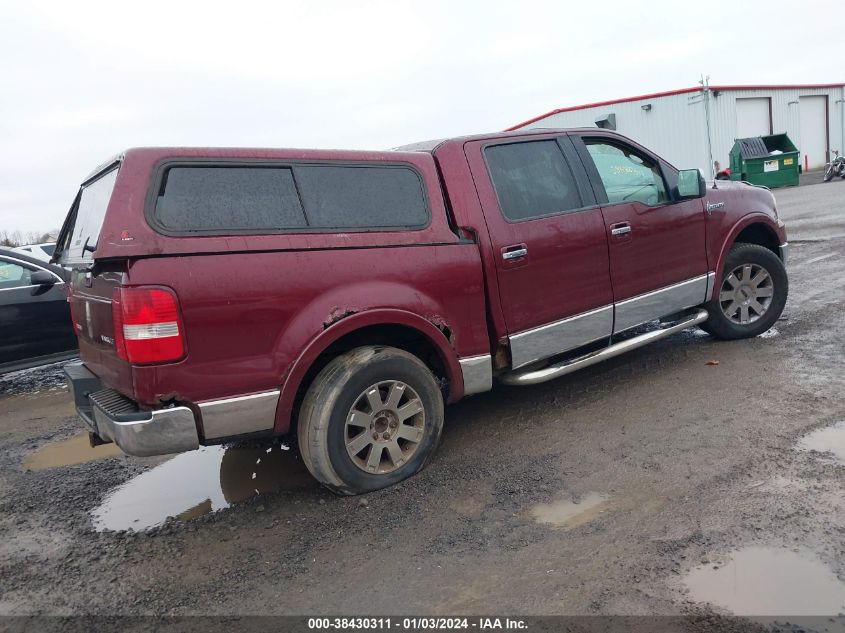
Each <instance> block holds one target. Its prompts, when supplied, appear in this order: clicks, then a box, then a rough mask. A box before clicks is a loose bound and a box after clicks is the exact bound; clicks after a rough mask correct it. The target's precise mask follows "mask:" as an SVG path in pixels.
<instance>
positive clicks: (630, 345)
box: [499, 309, 709, 385]
mask: <svg viewBox="0 0 845 633" xmlns="http://www.w3.org/2000/svg"><path fill="white" fill-rule="evenodd" d="M708 316H709V315H708V314H707V310H703V309H699V310H697V311H696V312H695V313H693V314H692V315H691V316H689V317H687V318H686V319H684V320H683V321H681V322H679V323H676V324H674V325H671V326H669V327H667V328H664V329H661V330H653V331H651V332H646V333H645V334H640V335H639V336H635V337H633V338H630V339H628V340H626V341H621V342H619V343H615V344H614V345H611V346H609V347H605V348H602V349H600V350H598V351H596V352H591V353H589V354H585V355H584V356H580V357H578V358H574V359H570V360H565V361H562V362H560V363H555V364H554V365H550V366H548V367H543V368H542V369H535V370H533V371H532V370H528V371H522V372H510V373H507V374H504V375H502V376H500V377H499V380H500V381H501V382H503V383H505V384H506V385H534V384H537V383H541V382H546V381H547V380H553V379H555V378H558V377H560V376H564V375H566V374H570V373H572V372H574V371H577V370H579V369H583V368H584V367H589V366H590V365H595V364H596V363H600V362H601V361H603V360H607V359H608V358H613V357H614V356H619V355H620V354H624V353H625V352H629V351H631V350H633V349H636V348H638V347H642V346H644V345H648V344H649V343H652V342H654V341H656V340H658V339H661V338H665V337H667V336H671V335H672V334H675V333H677V332H680V331H681V330H685V329H687V328H688V327H691V326H693V325H698V324H699V323H703V322H704V321H706V320H707V317H708Z"/></svg>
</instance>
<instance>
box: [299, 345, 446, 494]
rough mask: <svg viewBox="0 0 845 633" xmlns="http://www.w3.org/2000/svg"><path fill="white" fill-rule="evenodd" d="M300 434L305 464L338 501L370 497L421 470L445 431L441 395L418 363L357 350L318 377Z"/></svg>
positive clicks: (405, 356)
mask: <svg viewBox="0 0 845 633" xmlns="http://www.w3.org/2000/svg"><path fill="white" fill-rule="evenodd" d="M417 410H418V411H417ZM415 411H416V413H414V412H415ZM403 416H405V417H403ZM298 429H299V432H298V435H299V450H300V453H301V454H302V459H303V461H304V462H305V465H306V466H307V467H308V470H309V471H310V472H311V474H312V475H314V477H315V478H316V479H317V480H318V481H319V482H320V483H321V484H323V485H324V486H326V487H327V488H329V489H330V490H332V491H333V492H336V493H338V494H342V495H356V494H361V493H365V492H371V491H373V490H379V489H380V488H386V487H387V486H392V485H393V484H395V483H398V482H400V481H402V480H403V479H407V478H408V477H410V476H411V475H413V474H415V473H417V472H419V471H420V470H421V469H422V468H423V466H425V464H426V462H427V461H428V459H429V458H430V457H431V455H432V454H433V453H434V450H435V449H436V448H437V444H438V443H439V441H440V434H441V432H442V430H443V395H442V393H441V391H440V388H439V386H438V383H437V381H436V379H435V377H434V374H432V372H431V370H430V369H429V368H428V367H426V365H425V364H423V362H422V361H421V360H420V359H418V358H417V357H416V356H414V355H412V354H409V353H408V352H405V351H403V350H400V349H396V348H393V347H372V346H368V347H359V348H357V349H354V350H352V351H350V352H347V353H345V354H343V355H341V356H338V357H337V358H335V359H334V360H332V361H331V362H330V363H329V364H328V365H326V367H325V368H323V370H322V371H321V372H320V373H319V374H317V377H316V378H315V379H314V382H313V383H311V386H310V387H309V388H308V391H307V392H306V394H305V399H304V400H303V402H302V407H301V408H300V412H299V426H298ZM373 434H375V435H376V436H377V438H376V439H374V437H373ZM355 449H358V451H357V452H355ZM375 451H378V456H375V455H374V452H375ZM353 453H354V454H353ZM373 464H375V466H373Z"/></svg>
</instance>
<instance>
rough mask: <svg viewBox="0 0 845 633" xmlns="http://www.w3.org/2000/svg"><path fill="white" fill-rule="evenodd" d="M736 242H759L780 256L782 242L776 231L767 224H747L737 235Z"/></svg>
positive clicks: (758, 243)
mask: <svg viewBox="0 0 845 633" xmlns="http://www.w3.org/2000/svg"><path fill="white" fill-rule="evenodd" d="M734 242H743V243H745V244H757V245H759V246H763V247H765V248H768V249H769V250H770V251H772V252H773V253H774V254H775V255H777V256H778V257H780V250H779V247H780V242H779V241H778V238H777V236H776V235H775V233H774V232H773V231H772V230H771V229H770V228H769V227H767V226H766V225H765V224H751V225H749V226H746V227H745V228H744V229H742V231H740V232H739V235H737V236H736V239H735V240H734Z"/></svg>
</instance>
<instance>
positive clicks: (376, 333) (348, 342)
mask: <svg viewBox="0 0 845 633" xmlns="http://www.w3.org/2000/svg"><path fill="white" fill-rule="evenodd" d="M365 345H385V346H389V347H396V348H398V349H402V350H405V351H406V352H409V353H411V354H413V355H414V356H416V357H417V358H419V359H420V360H421V361H422V362H423V363H425V364H426V365H427V366H428V368H429V369H431V371H432V372H433V373H434V375H435V377H436V378H437V381H438V382H439V383H440V385H441V390H442V391H443V399H444V401H445V400H446V399H447V398H448V395H449V383H448V372H447V371H446V365H445V363H444V362H443V359H442V358H441V356H440V352H439V351H438V349H437V346H436V345H435V344H434V343H433V342H432V341H431V339H429V338H428V337H427V336H426V335H425V334H423V333H422V332H420V331H419V330H415V329H414V328H412V327H408V326H405V325H397V324H383V325H370V326H367V327H363V328H361V329H358V330H355V331H353V332H349V333H348V334H346V335H344V336H342V337H340V338H339V339H338V340H336V341H335V342H334V343H332V344H331V345H329V346H328V347H327V348H326V349H325V350H324V351H323V352H322V353H321V354H320V355H319V356H318V357H317V359H316V360H315V361H314V362H313V363H312V364H311V367H309V368H308V371H307V372H306V373H305V376H303V378H302V382H301V383H300V384H299V388H298V389H297V393H296V399H295V401H294V405H293V411H292V416H291V430H295V429H296V420H297V418H298V417H299V407H300V405H301V404H302V399H303V398H304V397H305V392H306V391H308V388H309V387H310V386H311V383H312V382H314V378H316V376H317V374H319V373H320V372H321V371H322V370H323V368H324V367H325V366H326V365H328V364H329V363H330V362H331V360H332V359H333V358H336V357H337V356H339V355H340V354H343V353H345V352H348V351H350V350H353V349H355V348H356V347H363V346H365Z"/></svg>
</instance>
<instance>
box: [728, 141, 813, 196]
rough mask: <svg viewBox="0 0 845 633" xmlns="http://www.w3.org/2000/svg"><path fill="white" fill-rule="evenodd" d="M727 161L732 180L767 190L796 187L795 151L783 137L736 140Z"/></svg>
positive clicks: (798, 163) (796, 161)
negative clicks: (745, 181) (744, 181)
mask: <svg viewBox="0 0 845 633" xmlns="http://www.w3.org/2000/svg"><path fill="white" fill-rule="evenodd" d="M730 159H731V180H747V181H748V182H750V183H752V184H755V185H765V186H766V187H769V188H770V189H774V188H775V187H788V186H791V185H797V184H798V166H799V165H800V163H801V161H800V159H799V157H798V148H797V147H795V144H794V143H793V142H792V141H791V140H789V137H788V136H787V135H786V134H772V135H771V136H755V137H753V138H740V139H737V140H736V142H735V143H734V146H733V149H731V154H730Z"/></svg>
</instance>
